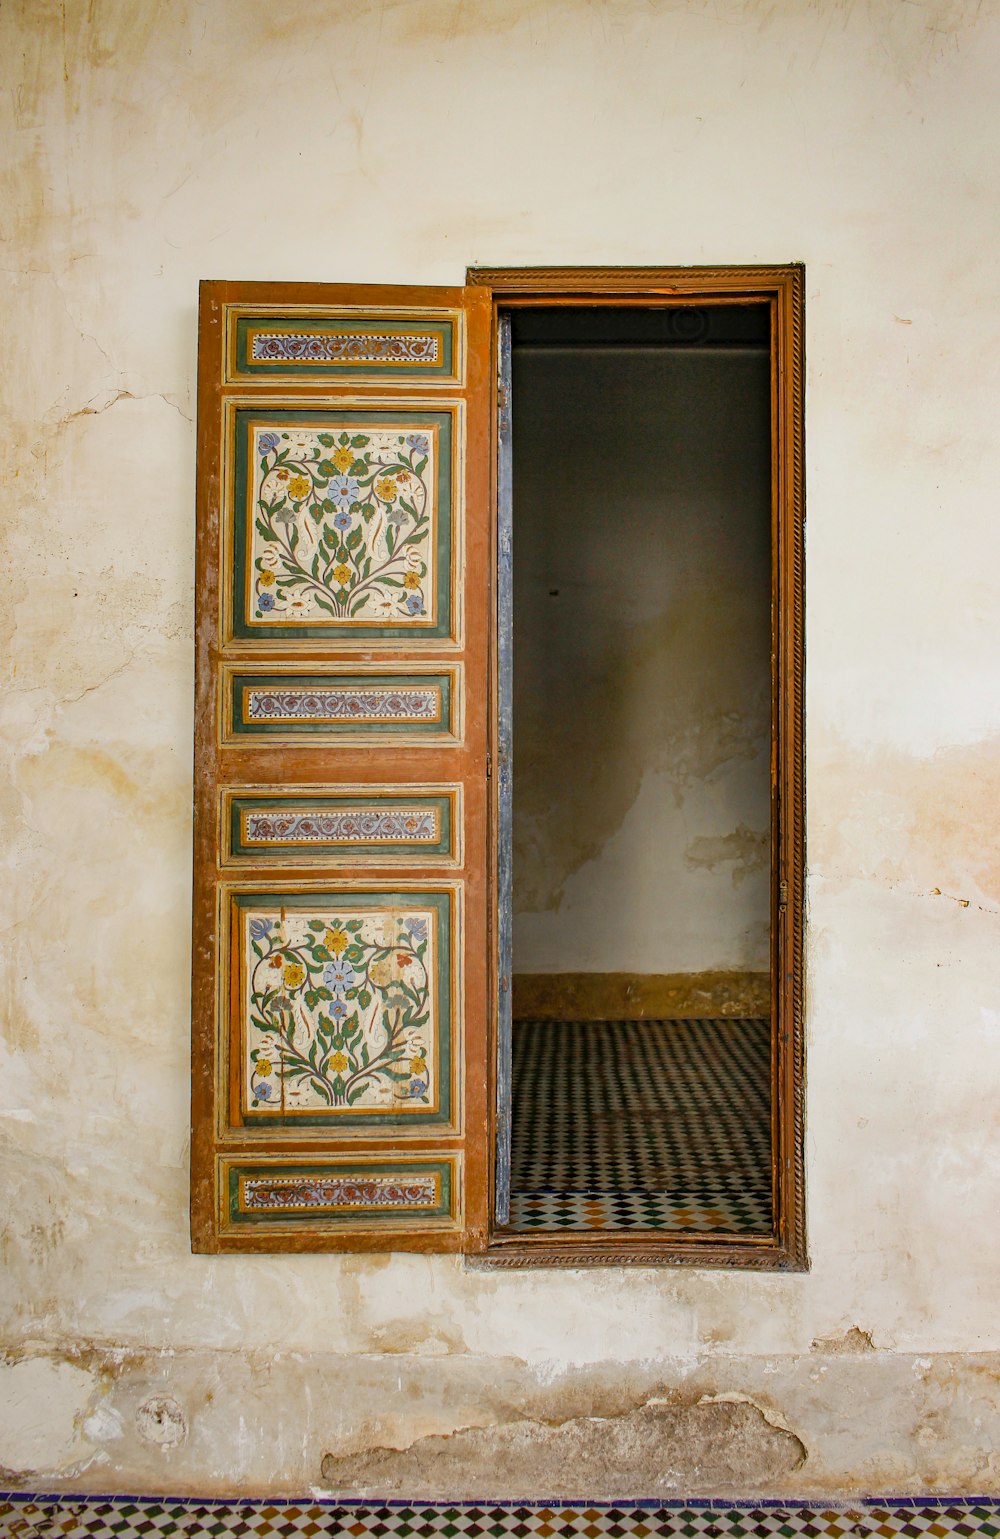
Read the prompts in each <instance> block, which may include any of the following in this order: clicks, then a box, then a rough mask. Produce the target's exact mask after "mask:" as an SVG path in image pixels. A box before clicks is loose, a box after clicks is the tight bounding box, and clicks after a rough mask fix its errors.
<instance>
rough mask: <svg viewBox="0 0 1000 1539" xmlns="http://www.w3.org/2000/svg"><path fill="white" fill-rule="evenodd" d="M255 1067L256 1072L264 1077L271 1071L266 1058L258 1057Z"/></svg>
mask: <svg viewBox="0 0 1000 1539" xmlns="http://www.w3.org/2000/svg"><path fill="white" fill-rule="evenodd" d="M256 1068H257V1073H258V1074H261V1075H263V1076H264V1077H265V1078H266V1076H267V1075H268V1074H270V1072H271V1065H270V1062H269V1061H268V1059H266V1058H258V1059H257V1064H256Z"/></svg>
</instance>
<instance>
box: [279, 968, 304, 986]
mask: <svg viewBox="0 0 1000 1539" xmlns="http://www.w3.org/2000/svg"><path fill="white" fill-rule="evenodd" d="M281 976H282V978H283V980H284V984H285V988H286V989H297V988H298V986H299V984H300V983H304V982H305V979H306V970H305V968H304V967H303V966H302V964H301V962H289V964H288V966H287V967H286V968H285V971H284V972H283V973H282V975H281Z"/></svg>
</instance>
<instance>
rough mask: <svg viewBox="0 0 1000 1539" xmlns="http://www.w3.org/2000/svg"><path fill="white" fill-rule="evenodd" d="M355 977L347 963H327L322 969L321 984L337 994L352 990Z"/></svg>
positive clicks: (352, 969)
mask: <svg viewBox="0 0 1000 1539" xmlns="http://www.w3.org/2000/svg"><path fill="white" fill-rule="evenodd" d="M356 976H357V975H356V973H355V971H354V968H353V967H352V966H351V965H350V963H349V962H327V964H326V966H325V967H324V969H323V982H324V983H325V984H326V986H327V988H328V989H333V990H334V991H335V993H337V994H342V993H343V992H344V990H345V989H350V988H353V987H354V981H355V978H356Z"/></svg>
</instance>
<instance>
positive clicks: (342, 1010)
mask: <svg viewBox="0 0 1000 1539" xmlns="http://www.w3.org/2000/svg"><path fill="white" fill-rule="evenodd" d="M330 1014H331V1015H332V1016H333V1018H334V1020H335V1021H342V1020H343V1019H344V1016H345V1015H346V1014H347V1006H346V1005H345V1004H344V1001H343V1000H342V999H335V1000H334V1001H333V1004H332V1005H331V1006H330Z"/></svg>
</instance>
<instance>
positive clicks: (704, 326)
mask: <svg viewBox="0 0 1000 1539" xmlns="http://www.w3.org/2000/svg"><path fill="white" fill-rule="evenodd" d="M667 331H668V332H669V333H670V335H671V336H672V337H673V338H674V339H675V340H676V341H678V342H702V341H704V339H705V337H707V336H708V311H707V310H701V309H699V308H698V306H697V305H685V306H684V308H683V310H668V311H667Z"/></svg>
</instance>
